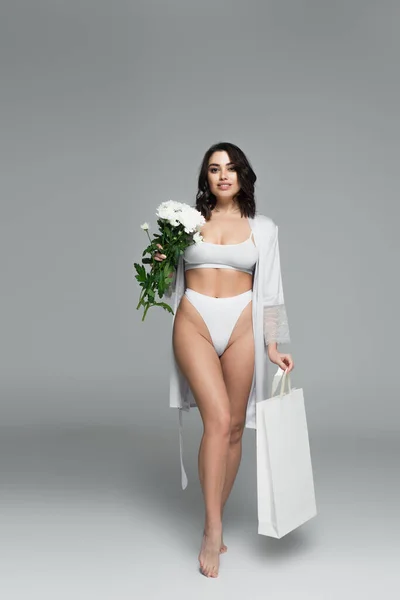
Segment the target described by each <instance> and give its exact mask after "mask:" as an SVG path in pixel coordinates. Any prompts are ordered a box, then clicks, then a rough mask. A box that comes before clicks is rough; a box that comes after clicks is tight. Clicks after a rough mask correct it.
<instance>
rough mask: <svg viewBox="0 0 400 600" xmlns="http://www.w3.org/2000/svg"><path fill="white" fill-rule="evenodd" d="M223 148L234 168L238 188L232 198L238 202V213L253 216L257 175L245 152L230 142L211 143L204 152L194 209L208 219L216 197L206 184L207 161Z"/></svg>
mask: <svg viewBox="0 0 400 600" xmlns="http://www.w3.org/2000/svg"><path fill="white" fill-rule="evenodd" d="M223 150H225V152H226V153H227V154H228V156H229V160H230V161H231V162H233V164H234V166H235V168H236V172H237V177H238V182H239V185H240V189H239V191H238V193H237V194H236V196H234V200H235V201H236V202H237V203H238V206H239V209H240V213H241V215H242V217H254V216H255V214H256V204H255V199H254V184H255V182H256V180H257V176H256V174H255V173H254V171H253V169H252V167H251V165H250V162H249V161H248V159H247V157H246V155H245V153H244V152H243V151H242V150H241V149H240V148H239V147H238V146H235V144H232V143H230V142H218V143H217V144H213V145H212V146H211V147H210V148H209V149H208V150H207V152H206V153H205V155H204V158H203V161H202V163H201V167H200V172H199V179H198V191H197V194H196V209H197V210H198V211H199V212H201V214H202V215H203V217H205V219H206V221H208V220H209V219H210V217H211V211H212V209H213V208H214V207H215V205H216V203H217V199H216V197H215V196H214V194H212V193H211V191H210V187H209V185H208V177H207V174H208V161H209V160H210V157H211V155H212V154H213V153H214V152H218V151H223Z"/></svg>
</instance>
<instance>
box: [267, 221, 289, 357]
mask: <svg viewBox="0 0 400 600" xmlns="http://www.w3.org/2000/svg"><path fill="white" fill-rule="evenodd" d="M264 267H265V271H264V273H263V280H264V281H263V328H264V341H265V345H266V346H268V344H270V343H271V342H276V343H288V342H290V334H289V324H288V319H287V314H286V306H285V300H284V296H283V287H282V274H281V265H280V255H279V241H278V226H277V225H276V224H275V223H274V224H273V228H272V232H271V237H270V239H269V241H268V244H267V249H266V256H265V264H264Z"/></svg>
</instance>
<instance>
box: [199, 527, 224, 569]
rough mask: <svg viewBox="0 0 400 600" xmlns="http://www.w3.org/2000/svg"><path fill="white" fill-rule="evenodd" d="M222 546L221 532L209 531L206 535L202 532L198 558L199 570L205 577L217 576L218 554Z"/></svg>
mask: <svg viewBox="0 0 400 600" xmlns="http://www.w3.org/2000/svg"><path fill="white" fill-rule="evenodd" d="M222 546H223V544H222V533H221V532H218V531H217V532H210V533H209V534H208V535H207V534H206V533H205V532H203V539H202V542H201V548H200V552H199V556H198V559H199V563H200V569H201V572H202V573H203V575H205V576H206V577H218V571H219V555H220V552H221V548H222Z"/></svg>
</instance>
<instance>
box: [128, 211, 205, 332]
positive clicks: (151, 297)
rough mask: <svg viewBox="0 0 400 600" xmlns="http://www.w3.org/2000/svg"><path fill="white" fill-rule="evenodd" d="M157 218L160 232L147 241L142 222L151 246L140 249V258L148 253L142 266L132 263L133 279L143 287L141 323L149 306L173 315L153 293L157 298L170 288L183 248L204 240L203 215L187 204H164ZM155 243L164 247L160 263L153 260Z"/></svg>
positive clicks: (140, 301) (165, 304)
mask: <svg viewBox="0 0 400 600" xmlns="http://www.w3.org/2000/svg"><path fill="white" fill-rule="evenodd" d="M156 215H157V217H158V219H157V224H158V226H159V233H157V234H155V235H154V237H153V239H151V238H150V236H149V234H148V230H149V228H150V226H149V224H148V223H143V225H141V226H140V227H141V228H142V229H143V230H144V231H146V233H147V235H148V238H149V240H150V244H149V245H148V246H147V248H145V249H144V250H143V254H142V256H145V255H146V254H149V255H150V257H149V258H143V259H142V264H141V265H140V264H138V263H133V266H134V267H135V269H136V275H135V278H136V279H137V281H138V282H139V285H140V286H141V288H142V291H141V292H140V298H139V304H138V305H137V307H136V308H137V309H139V308H140V307H141V306H143V307H144V313H143V317H142V321H144V319H145V317H146V314H147V311H148V310H149V308H150V307H151V306H161V307H162V308H164V309H165V310H167V311H169V312H170V313H172V314H174V311H173V310H172V308H171V307H170V306H169V304H167V303H166V302H158V301H156V299H155V297H156V292H157V295H158V297H159V298H162V297H163V295H164V293H165V292H166V291H167V290H168V288H169V286H170V285H171V282H172V279H173V277H174V274H175V270H176V268H177V265H178V260H179V256H180V255H181V254H183V253H184V251H185V249H186V248H187V247H188V246H190V245H191V244H193V243H196V244H197V243H200V242H202V241H203V237H202V235H201V234H200V231H199V230H200V228H201V227H202V226H203V225H204V223H205V222H206V220H205V218H204V217H203V215H202V214H201V213H200V212H199V211H198V210H196V209H195V208H192V207H191V206H189V205H188V204H183V203H182V202H175V201H174V200H168V201H167V202H163V203H162V204H160V206H159V207H158V208H157V210H156ZM158 244H160V245H161V246H162V248H163V254H165V255H166V258H165V259H164V260H163V261H162V262H160V261H156V260H155V259H154V256H153V255H154V253H155V252H157V251H158V250H159V248H158ZM144 265H151V268H150V272H147V271H146V269H145V267H144Z"/></svg>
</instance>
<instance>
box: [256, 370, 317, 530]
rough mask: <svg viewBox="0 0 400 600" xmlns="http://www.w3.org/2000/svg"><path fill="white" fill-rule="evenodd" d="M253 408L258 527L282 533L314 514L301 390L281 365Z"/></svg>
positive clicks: (310, 469) (310, 467)
mask: <svg viewBox="0 0 400 600" xmlns="http://www.w3.org/2000/svg"><path fill="white" fill-rule="evenodd" d="M279 381H280V382H281V386H280V393H279V395H277V396H274V393H275V391H276V389H277V387H278V385H279ZM286 381H287V382H288V386H289V389H288V391H287V392H286V393H284V387H285V383H286ZM256 411H257V415H256V416H257V427H256V440H257V503H258V533H260V534H262V535H267V536H270V537H274V538H281V537H283V536H284V535H286V534H287V533H289V532H290V531H293V529H296V528H297V527H299V526H300V525H302V524H303V523H305V522H306V521H308V520H309V519H311V518H312V517H314V516H315V515H316V514H317V508H316V503H315V492H314V479H313V472H312V465H311V454H310V445H309V439H308V429H307V420H306V413H305V407H304V397H303V390H302V389H301V388H299V389H297V388H292V387H291V385H290V373H289V374H288V373H287V372H286V371H283V370H282V369H280V368H279V369H278V371H277V373H276V374H275V377H274V381H273V384H272V393H271V398H267V399H266V400H263V401H262V402H258V403H257V404H256Z"/></svg>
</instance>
